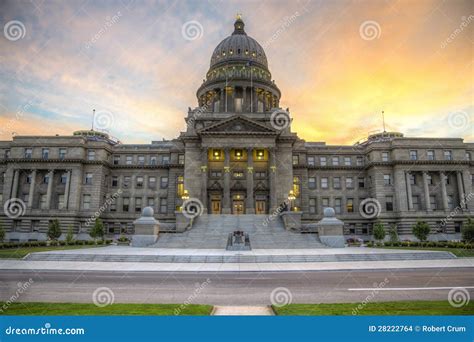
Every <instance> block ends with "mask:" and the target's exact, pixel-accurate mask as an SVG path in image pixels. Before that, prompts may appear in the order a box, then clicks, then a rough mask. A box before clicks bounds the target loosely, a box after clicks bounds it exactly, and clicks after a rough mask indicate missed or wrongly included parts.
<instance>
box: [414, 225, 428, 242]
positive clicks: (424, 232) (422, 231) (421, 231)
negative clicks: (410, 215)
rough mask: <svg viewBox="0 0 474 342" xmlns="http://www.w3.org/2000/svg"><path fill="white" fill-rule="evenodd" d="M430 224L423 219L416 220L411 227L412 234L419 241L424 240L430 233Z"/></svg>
mask: <svg viewBox="0 0 474 342" xmlns="http://www.w3.org/2000/svg"><path fill="white" fill-rule="evenodd" d="M430 230H431V229H430V225H429V224H428V223H426V222H425V221H418V222H417V223H416V224H415V225H414V226H413V227H412V232H413V235H415V236H416V238H417V239H418V240H420V241H426V239H427V238H428V235H429V234H430Z"/></svg>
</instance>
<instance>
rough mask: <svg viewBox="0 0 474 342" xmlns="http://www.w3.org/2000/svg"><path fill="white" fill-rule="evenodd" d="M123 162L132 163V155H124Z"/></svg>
mask: <svg viewBox="0 0 474 342" xmlns="http://www.w3.org/2000/svg"><path fill="white" fill-rule="evenodd" d="M125 164H126V165H132V164H133V156H126V157H125Z"/></svg>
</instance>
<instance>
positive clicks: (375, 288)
mask: <svg viewBox="0 0 474 342" xmlns="http://www.w3.org/2000/svg"><path fill="white" fill-rule="evenodd" d="M457 287H462V288H464V289H474V286H444V287H383V288H381V287H380V288H379V287H364V288H357V289H347V290H348V291H374V290H376V291H422V290H451V289H454V288H457Z"/></svg>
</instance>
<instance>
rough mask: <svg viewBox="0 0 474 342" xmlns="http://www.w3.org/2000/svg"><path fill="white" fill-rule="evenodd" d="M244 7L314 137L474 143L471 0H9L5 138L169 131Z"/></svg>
mask: <svg viewBox="0 0 474 342" xmlns="http://www.w3.org/2000/svg"><path fill="white" fill-rule="evenodd" d="M237 13H240V14H241V15H242V18H243V20H244V22H245V30H246V32H247V34H248V35H250V36H251V37H253V38H255V39H256V40H257V41H259V42H260V43H261V44H262V46H264V49H265V51H266V55H267V59H268V61H269V68H270V71H271V73H272V78H273V79H274V80H275V82H276V84H277V85H278V87H279V88H280V90H281V92H282V98H281V101H280V105H281V106H282V107H283V108H287V107H288V108H289V110H290V114H291V117H292V118H293V123H292V131H294V132H297V133H298V136H299V137H300V138H302V139H305V140H306V141H325V142H326V143H327V144H333V145H335V144H352V143H355V142H357V141H359V140H361V139H364V138H366V137H367V135H368V134H369V133H371V132H375V131H380V130H381V129H382V115H381V112H382V111H384V113H385V123H386V128H387V130H390V131H398V132H402V133H404V134H405V136H417V137H461V138H464V139H465V141H470V142H474V128H473V127H474V125H473V121H474V119H473V118H474V104H473V99H474V96H473V95H474V93H473V84H474V82H473V80H474V70H473V67H474V65H473V63H474V58H473V57H474V54H473V43H474V2H473V1H470V0H466V1H463V0H449V1H448V0H445V1H442V0H403V1H384V0H358V1H349V0H344V1H342V0H333V1H328V0H325V1H316V0H300V1H287V0H275V1H268V0H260V1H242V0H241V1H224V0H189V1H184V0H183V1H171V0H165V1H139V0H114V1H93V0H90V1H80V0H76V1H45V0H31V1H25V0H2V1H1V3H0V25H1V27H2V28H3V30H2V31H3V32H1V33H3V34H1V33H0V79H1V82H0V140H11V139H12V137H13V136H15V135H29V134H35V135H55V134H60V135H70V134H72V132H73V131H75V130H80V129H90V128H91V124H92V121H93V120H92V110H93V109H95V110H96V119H95V120H94V122H95V127H96V128H97V129H104V130H107V131H108V132H109V134H110V135H112V136H113V137H116V138H117V139H119V140H120V141H122V142H124V143H150V142H151V141H152V140H162V139H173V138H176V137H177V136H178V135H179V132H180V131H183V130H184V129H185V122H184V118H185V116H186V114H187V111H188V107H192V108H194V107H196V106H197V100H196V90H197V88H198V87H199V85H200V84H201V83H202V80H203V78H204V77H205V74H206V72H207V70H208V69H209V62H210V57H211V54H212V51H213V50H214V48H215V47H216V46H217V45H218V43H219V42H220V41H221V40H223V39H224V38H225V37H227V36H228V35H230V34H231V33H232V31H233V23H234V21H235V17H236V14H237Z"/></svg>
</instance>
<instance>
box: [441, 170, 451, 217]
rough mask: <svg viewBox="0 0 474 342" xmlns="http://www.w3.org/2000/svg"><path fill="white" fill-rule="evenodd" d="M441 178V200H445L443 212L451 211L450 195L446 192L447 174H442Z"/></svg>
mask: <svg viewBox="0 0 474 342" xmlns="http://www.w3.org/2000/svg"><path fill="white" fill-rule="evenodd" d="M439 178H440V181H441V198H442V199H443V210H445V211H447V210H449V206H448V193H447V192H446V174H445V173H444V172H440V174H439Z"/></svg>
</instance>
